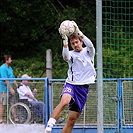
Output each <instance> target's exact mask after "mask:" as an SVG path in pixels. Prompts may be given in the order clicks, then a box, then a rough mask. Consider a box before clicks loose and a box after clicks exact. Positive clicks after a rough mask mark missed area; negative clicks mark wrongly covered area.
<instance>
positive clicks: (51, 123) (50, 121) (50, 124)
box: [47, 118, 56, 127]
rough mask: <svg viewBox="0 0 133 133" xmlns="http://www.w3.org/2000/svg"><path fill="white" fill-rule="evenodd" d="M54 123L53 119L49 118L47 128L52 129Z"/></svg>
mask: <svg viewBox="0 0 133 133" xmlns="http://www.w3.org/2000/svg"><path fill="white" fill-rule="evenodd" d="M55 123H56V120H55V119H54V118H50V119H49V120H48V124H47V126H51V127H53V126H54V125H55Z"/></svg>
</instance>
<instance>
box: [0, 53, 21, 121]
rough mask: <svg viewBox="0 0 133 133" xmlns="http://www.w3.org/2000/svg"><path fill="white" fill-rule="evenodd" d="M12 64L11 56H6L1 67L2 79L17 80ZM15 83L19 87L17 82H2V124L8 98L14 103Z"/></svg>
mask: <svg viewBox="0 0 133 133" xmlns="http://www.w3.org/2000/svg"><path fill="white" fill-rule="evenodd" d="M11 63H12V58H11V56H10V55H4V64H2V65H1V66H0V78H15V76H14V74H13V69H12V68H11V66H10V64H11ZM13 83H14V84H15V86H16V87H18V84H17V82H16V81H15V80H0V123H2V122H3V112H4V106H5V105H7V102H8V98H9V99H10V100H11V101H10V102H14V94H15V91H14V89H13ZM9 96H11V97H9Z"/></svg>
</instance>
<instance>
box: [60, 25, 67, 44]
mask: <svg viewBox="0 0 133 133" xmlns="http://www.w3.org/2000/svg"><path fill="white" fill-rule="evenodd" d="M59 33H60V35H61V37H62V40H63V45H68V37H67V36H66V35H65V34H62V33H61V30H60V28H59Z"/></svg>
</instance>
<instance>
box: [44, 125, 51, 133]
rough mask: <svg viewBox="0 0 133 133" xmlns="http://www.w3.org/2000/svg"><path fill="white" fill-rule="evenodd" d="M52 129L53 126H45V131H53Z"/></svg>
mask: <svg viewBox="0 0 133 133" xmlns="http://www.w3.org/2000/svg"><path fill="white" fill-rule="evenodd" d="M51 131H52V127H51V126H49V125H48V126H47V127H46V128H45V133H51Z"/></svg>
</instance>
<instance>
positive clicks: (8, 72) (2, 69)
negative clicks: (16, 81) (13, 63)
mask: <svg viewBox="0 0 133 133" xmlns="http://www.w3.org/2000/svg"><path fill="white" fill-rule="evenodd" d="M0 78H15V76H14V74H13V70H12V68H11V67H10V66H6V65H5V64H3V65H1V66H0ZM9 82H10V85H11V86H12V84H13V80H9ZM9 91H10V90H9V88H7V85H6V83H5V81H4V80H0V92H9Z"/></svg>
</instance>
